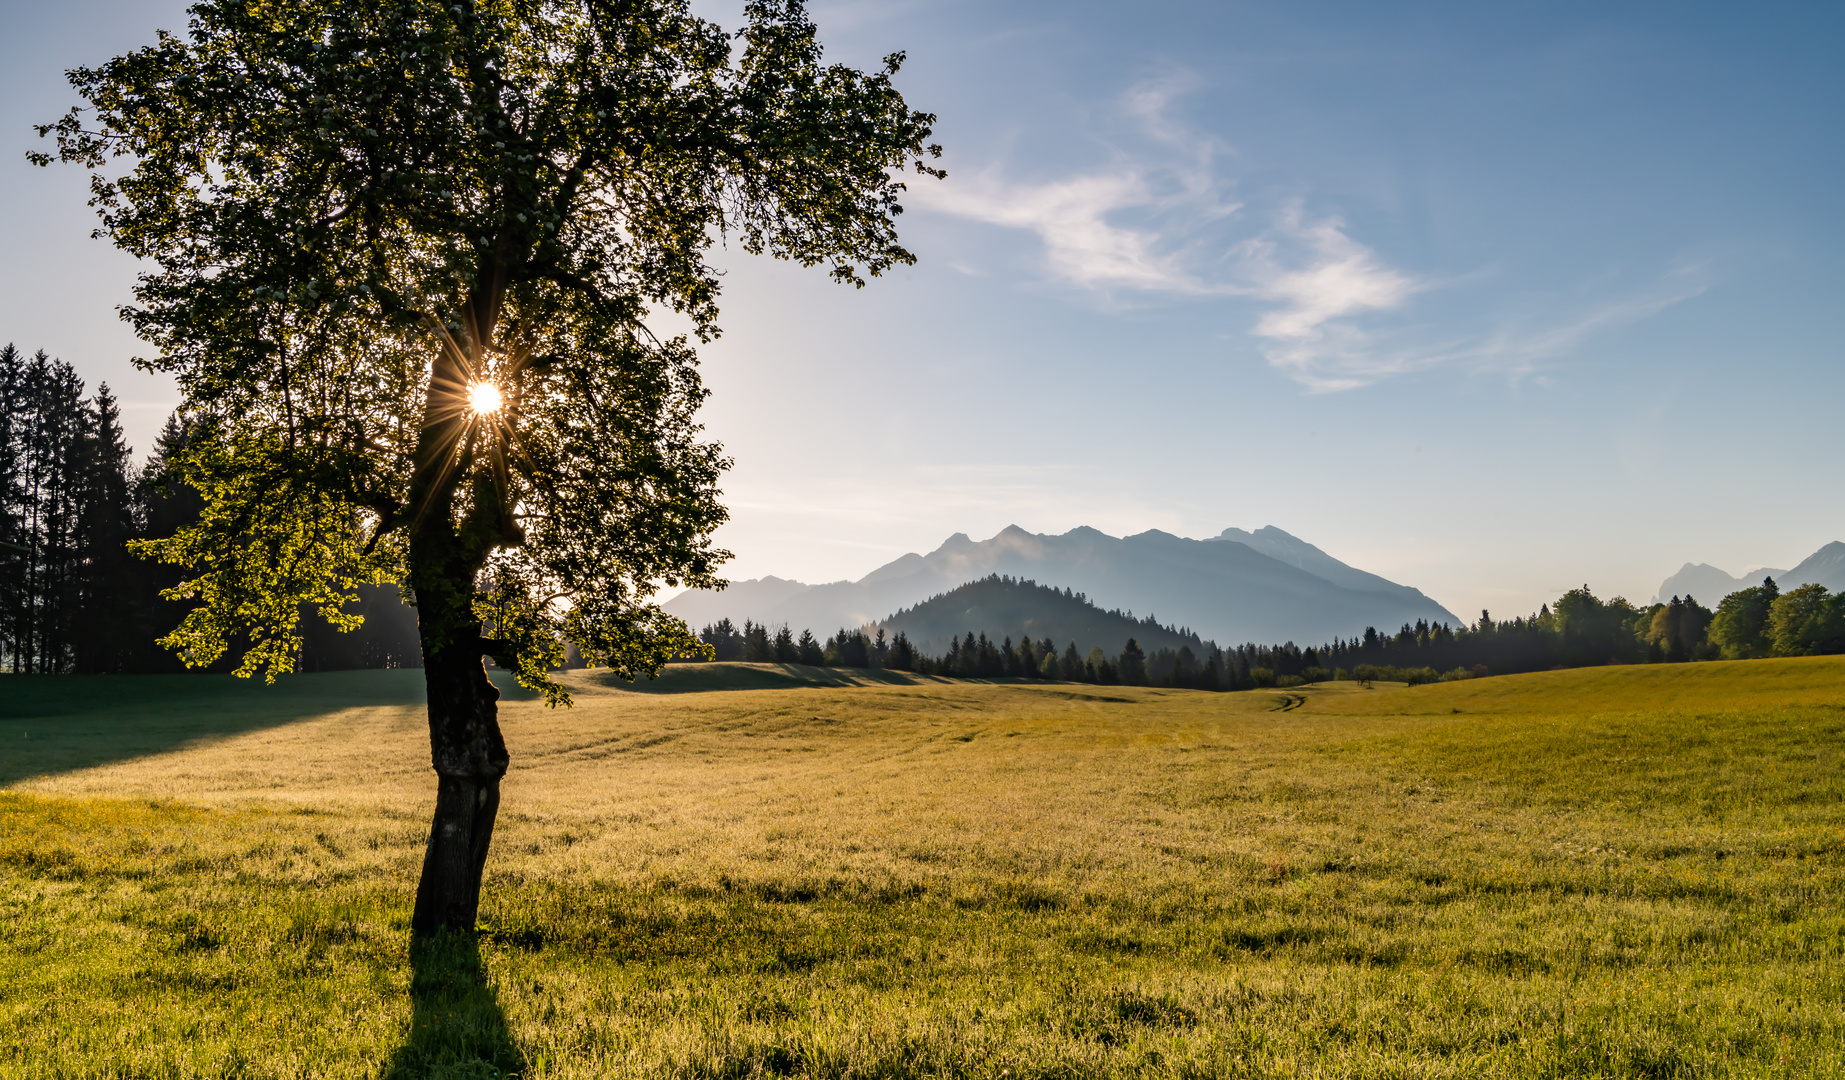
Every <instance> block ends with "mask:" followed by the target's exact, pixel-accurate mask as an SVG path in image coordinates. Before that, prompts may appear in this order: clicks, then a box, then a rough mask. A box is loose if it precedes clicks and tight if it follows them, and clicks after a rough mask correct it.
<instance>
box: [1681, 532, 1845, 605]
mask: <svg viewBox="0 0 1845 1080" xmlns="http://www.w3.org/2000/svg"><path fill="white" fill-rule="evenodd" d="M1764 577H1771V578H1774V579H1775V585H1777V586H1778V587H1779V588H1780V589H1781V591H1782V592H1787V591H1788V590H1789V589H1797V588H1799V587H1800V586H1802V585H1824V586H1825V587H1826V589H1827V590H1828V591H1831V592H1845V541H1839V540H1834V541H1832V542H1831V543H1829V544H1823V545H1821V546H1820V549H1819V550H1818V551H1815V552H1814V553H1813V554H1811V555H1808V556H1807V557H1806V558H1804V559H1802V560H1801V561H1800V562H1799V563H1798V564H1797V565H1796V566H1794V568H1793V569H1791V570H1776V569H1774V568H1773V567H1770V566H1763V567H1759V568H1757V569H1754V570H1746V571H1744V572H1743V573H1742V575H1741V576H1739V577H1731V576H1730V575H1729V574H1727V573H1725V572H1724V571H1722V570H1719V569H1718V568H1716V567H1714V566H1712V565H1711V564H1709V563H1686V564H1685V565H1684V566H1681V567H1679V569H1678V572H1677V573H1675V574H1673V575H1672V576H1671V577H1668V578H1667V579H1666V580H1664V581H1662V582H1660V583H1659V592H1657V593H1656V594H1654V596H1653V602H1654V603H1656V604H1660V603H1664V602H1665V601H1667V600H1669V599H1671V598H1672V597H1674V596H1685V595H1687V594H1689V595H1691V596H1693V597H1695V598H1696V599H1697V600H1698V602H1699V603H1701V604H1703V605H1705V606H1706V607H1713V608H1714V607H1716V606H1717V602H1718V601H1720V600H1722V599H1723V598H1724V597H1725V596H1728V595H1729V594H1730V593H1733V592H1736V591H1738V590H1740V589H1748V588H1753V587H1755V586H1757V585H1760V584H1761V583H1762V579H1763V578H1764Z"/></svg>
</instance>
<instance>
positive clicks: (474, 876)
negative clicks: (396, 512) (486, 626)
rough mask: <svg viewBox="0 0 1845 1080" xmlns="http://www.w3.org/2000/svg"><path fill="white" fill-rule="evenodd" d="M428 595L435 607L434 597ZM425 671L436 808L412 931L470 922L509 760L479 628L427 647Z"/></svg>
mask: <svg viewBox="0 0 1845 1080" xmlns="http://www.w3.org/2000/svg"><path fill="white" fill-rule="evenodd" d="M417 601H418V605H419V607H420V606H422V605H423V604H424V603H425V600H424V597H423V596H422V594H421V591H420V590H419V593H418V598H417ZM428 602H429V604H430V607H432V608H433V607H435V598H433V597H432V598H430V599H429V601H428ZM425 610H428V609H427V608H426V609H425ZM427 640H428V639H427V637H426V638H425V641H427ZM423 673H424V681H425V683H426V684H427V686H428V688H429V746H430V759H431V764H433V765H434V766H435V770H436V811H435V820H434V821H433V822H432V823H431V824H430V829H429V848H428V850H427V851H426V852H425V854H424V856H423V877H422V880H421V882H419V883H418V885H417V890H416V910H415V913H414V914H413V915H412V916H411V918H410V929H411V932H412V933H413V934H414V935H416V936H418V937H427V936H429V935H432V934H434V933H436V932H437V931H439V930H444V929H446V930H449V931H456V932H471V931H472V930H473V929H474V922H475V918H476V916H477V915H478V913H479V910H480V882H481V873H482V871H483V870H484V869H485V867H486V864H487V848H488V845H489V844H490V843H491V842H492V840H493V823H494V819H495V817H496V816H497V815H498V813H499V809H500V778H501V777H502V776H505V775H506V766H507V761H508V756H507V753H506V743H505V741H504V740H503V739H502V738H501V737H500V725H499V719H498V712H499V707H498V704H497V703H498V701H499V697H500V692H499V690H497V689H496V688H495V687H494V685H493V683H492V682H490V681H489V680H488V679H487V671H486V666H485V664H484V663H483V661H482V659H481V654H480V646H479V635H478V633H476V634H475V635H473V636H472V637H471V638H464V639H463V640H461V641H454V640H452V639H451V640H450V641H448V642H446V643H445V644H444V645H443V646H441V647H437V648H434V649H426V651H425V654H424V663H423Z"/></svg>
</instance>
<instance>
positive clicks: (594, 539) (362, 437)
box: [33, 0, 940, 934]
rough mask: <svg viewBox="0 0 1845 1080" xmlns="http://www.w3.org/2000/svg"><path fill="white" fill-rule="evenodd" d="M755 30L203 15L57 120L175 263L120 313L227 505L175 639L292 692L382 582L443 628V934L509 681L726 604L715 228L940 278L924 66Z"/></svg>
mask: <svg viewBox="0 0 1845 1080" xmlns="http://www.w3.org/2000/svg"><path fill="white" fill-rule="evenodd" d="M745 18H746V20H747V21H746V24H745V26H744V28H743V30H742V31H741V33H740V34H737V35H735V36H734V38H733V35H732V34H730V33H727V32H725V31H724V30H722V29H721V28H719V27H718V26H716V25H715V24H713V23H711V22H708V21H706V20H704V19H701V18H697V17H695V16H693V15H692V14H691V12H690V5H689V2H688V0H626V2H621V3H616V2H611V0H456V2H454V3H452V4H451V3H447V2H443V3H434V2H429V0H423V2H417V0H337V2H335V0H286V2H284V0H235V2H233V0H201V2H200V3H197V4H195V5H194V6H193V7H192V8H191V20H190V29H189V31H188V34H187V36H186V37H185V38H181V37H177V36H174V35H169V34H162V35H161V36H160V37H159V39H158V41H157V42H156V43H155V44H153V45H152V46H150V47H147V48H144V49H141V50H138V51H135V52H131V53H128V54H126V55H123V56H120V57H117V58H115V59H114V60H111V61H109V62H108V63H106V64H103V65H102V66H100V67H96V68H81V69H77V70H75V71H72V72H71V74H70V78H71V82H72V84H73V85H74V86H75V87H76V89H77V91H78V92H79V94H80V95H81V97H82V98H83V99H84V100H85V101H86V102H87V103H88V107H87V108H82V109H73V110H72V111H71V112H70V113H69V114H68V115H67V116H66V117H64V118H63V119H62V120H60V121H58V122H56V123H55V124H50V125H46V126H45V127H43V128H41V129H40V134H41V135H45V134H55V135H56V137H57V151H58V156H59V157H60V158H62V159H63V160H65V161H68V162H74V163H77V164H79V165H82V166H84V167H87V168H88V169H90V170H91V171H92V174H93V179H92V190H93V192H94V194H95V204H96V206H97V208H98V212H99V214H100V215H101V218H102V231H103V232H104V233H105V234H106V235H108V236H109V237H110V238H112V239H113V240H114V241H115V243H116V244H117V245H118V246H119V247H122V248H123V249H125V250H127V251H129V252H130V253H132V254H134V255H135V256H137V257H138V258H141V259H143V260H146V261H147V262H148V263H149V264H151V265H152V266H154V267H155V268H156V269H155V270H154V271H153V272H150V273H148V274H145V275H143V276H142V278H141V279H140V281H139V284H138V285H137V286H136V289H135V300H136V303H135V304H134V305H133V306H131V307H129V308H127V309H125V311H124V317H125V318H126V319H128V321H130V322H131V323H132V324H133V326H134V328H135V330H136V332H137V333H138V334H139V335H140V337H141V338H143V339H144V340H146V341H148V342H150V343H151V344H152V345H153V346H154V347H155V349H156V350H158V352H157V354H156V355H154V356H153V357H151V358H148V359H144V360H141V361H140V363H141V364H142V365H143V366H144V367H147V368H150V369H153V370H157V371H163V372H169V373H171V374H173V375H174V376H175V377H176V378H177V381H178V384H179V387H180V390H181V392H182V394H183V396H184V405H183V411H184V415H185V419H186V424H187V432H188V438H187V442H186V444H185V446H184V448H183V449H182V450H180V451H179V452H178V453H177V454H175V455H174V458H175V460H174V464H175V466H176V468H177V469H178V471H179V473H180V475H181V476H182V477H183V478H184V480H185V481H186V482H187V483H189V484H191V485H192V486H193V487H194V488H196V489H197V490H198V491H199V492H200V494H201V495H202V497H203V500H204V503H205V506H204V510H203V512H202V514H201V516H200V518H199V519H198V521H196V522H195V523H193V524H191V525H189V526H187V527H186V528H183V529H181V530H180V531H179V532H178V533H177V534H175V535H174V536H173V537H172V538H170V539H167V540H164V541H159V542H154V543H150V544H149V545H147V547H146V549H145V550H146V551H147V552H149V553H151V554H153V555H154V556H157V557H158V558H160V559H163V560H166V561H168V562H171V563H174V564H176V565H179V566H182V567H185V568H187V570H188V573H189V575H190V576H189V577H188V578H187V579H186V580H185V581H183V582H181V583H180V586H179V589H180V590H181V591H184V592H190V593H194V594H196V595H197V596H198V597H199V598H200V602H199V604H198V606H197V607H196V608H194V609H193V610H192V611H191V612H189V613H188V614H187V616H186V618H185V620H184V621H183V622H182V623H181V624H180V626H179V628H178V629H177V630H175V631H174V632H173V633H172V634H170V635H168V637H167V638H166V639H164V640H165V641H166V643H167V644H168V645H170V646H171V647H173V648H174V649H176V650H178V651H179V652H180V654H181V655H182V656H183V657H184V658H185V660H186V661H187V662H188V663H189V664H194V665H198V664H207V663H210V662H211V661H213V660H214V659H216V658H217V657H218V656H219V655H221V654H222V653H224V652H225V650H226V649H227V648H228V647H229V645H230V642H231V641H232V640H233V639H240V640H243V641H246V642H247V647H246V648H244V651H243V655H242V661H241V664H240V666H239V668H238V671H239V673H240V674H243V675H250V674H255V673H262V674H264V675H265V676H266V677H269V678H274V677H275V675H276V674H278V673H281V672H286V671H288V670H290V668H291V667H292V662H293V656H294V654H295V651H296V649H297V647H298V644H299V640H300V635H299V632H298V629H299V628H298V622H299V613H300V607H301V605H302V604H303V603H306V604H309V605H312V606H313V607H314V608H315V609H317V610H318V611H319V612H320V614H321V615H322V616H324V617H325V618H327V619H328V620H329V621H330V622H332V623H334V624H335V625H338V626H342V627H346V628H350V627H352V626H353V625H354V624H355V621H356V620H355V617H354V616H352V615H350V614H348V613H346V612H345V611H344V610H343V606H344V605H345V604H346V603H348V602H350V600H351V598H352V597H353V596H354V595H355V594H354V592H353V590H354V588H355V587H356V586H358V585H360V584H366V583H383V582H399V583H401V584H402V585H403V586H404V588H405V589H406V591H407V592H408V593H410V594H411V595H412V596H413V597H414V599H415V603H416V606H417V614H418V621H419V634H420V637H421V642H422V650H423V660H424V671H425V675H426V679H427V684H428V688H429V721H430V746H431V758H432V762H433V764H434V766H435V771H436V774H437V778H438V781H437V795H436V808H435V815H434V822H433V825H432V828H431V832H430V840H429V846H428V850H427V853H426V857H425V861H424V866H423V874H422V881H421V884H420V886H419V888H418V891H417V899H416V910H415V913H414V914H413V916H412V926H413V928H414V930H415V931H416V932H417V933H419V934H427V933H430V932H433V931H435V930H437V929H439V928H443V927H448V928H457V929H467V928H471V927H472V926H473V924H474V919H475V913H476V908H477V904H478V898H479V891H480V878H481V871H482V867H483V865H484V862H485V859H486V854H487V849H488V845H489V842H490V839H491V836H492V830H493V823H494V820H495V817H496V814H497V808H498V803H499V782H500V777H501V776H502V775H503V774H504V773H505V771H506V768H507V763H508V755H507V751H506V746H505V743H504V741H503V740H502V738H501V735H500V731H499V725H498V722H497V707H496V702H497V699H498V696H499V694H498V691H497V690H496V689H495V688H494V686H493V684H492V683H491V682H490V681H489V680H488V678H487V676H486V672H485V670H484V667H483V664H482V656H483V655H489V656H493V657H495V658H497V659H498V661H499V662H500V663H501V664H502V665H504V666H506V667H508V668H511V669H513V670H514V671H515V672H516V673H517V677H518V680H519V681H520V683H521V684H523V685H525V686H528V687H531V688H534V689H538V690H541V691H543V692H544V694H545V696H546V698H547V700H548V701H549V702H550V703H551V704H553V705H561V704H566V703H567V702H568V695H567V694H566V693H565V692H564V689H563V687H562V686H560V685H559V684H557V683H556V682H555V681H553V680H552V679H551V678H550V677H549V675H548V671H549V670H550V669H551V668H553V667H555V666H556V665H557V664H558V663H559V662H561V660H562V658H563V656H564V649H565V642H566V641H568V642H571V643H574V644H575V645H576V646H577V647H578V648H579V649H580V650H581V652H582V655H583V657H584V658H585V659H586V660H587V661H589V662H590V663H593V664H597V665H604V666H607V667H610V668H612V669H613V670H614V671H615V672H617V673H619V674H621V675H623V676H626V677H630V678H632V677H634V676H635V675H637V674H641V673H651V672H654V671H657V670H658V668H659V667H660V665H661V664H663V663H664V662H665V661H666V660H667V659H669V658H671V657H673V656H675V655H680V654H685V653H688V652H694V651H696V650H697V643H696V642H695V641H694V640H693V639H692V637H691V635H690V633H689V631H688V630H687V628H686V627H685V625H684V624H683V623H681V622H680V621H679V620H677V619H674V618H671V617H670V616H667V615H666V614H664V613H663V612H662V611H661V610H660V608H659V607H658V606H657V604H655V603H653V602H652V599H651V598H652V596H653V594H654V590H655V589H656V588H658V587H659V586H661V585H666V586H676V585H688V586H695V587H712V586H715V585H717V584H718V583H719V579H718V577H717V576H716V573H715V568H716V566H717V565H718V564H719V563H720V562H721V561H722V560H723V559H724V558H726V557H727V554H728V553H726V552H724V551H722V550H720V549H718V548H716V547H714V546H713V544H712V542H711V533H712V531H713V530H714V529H715V528H716V527H717V526H718V524H719V523H721V522H722V521H723V520H724V518H725V513H724V511H723V509H722V507H721V506H720V505H719V502H718V495H719V491H718V487H717V482H718V479H719V476H720V474H721V472H722V470H723V469H724V468H725V466H726V465H727V464H728V463H727V461H726V460H725V458H724V457H723V454H722V451H721V449H720V448H719V447H718V446H717V445H716V444H714V443H711V442H706V441H701V439H700V435H699V431H700V429H699V427H698V425H697V423H696V421H695V413H696V410H697V408H698V405H699V404H700V402H701V401H702V400H703V399H704V397H705V394H706V391H705V390H704V388H703V386H702V384H701V382H700V380H699V378H698V373H697V368H696V356H695V353H694V350H693V347H692V345H691V343H690V341H689V339H688V338H686V337H683V336H682V337H675V338H672V339H670V340H661V339H660V338H658V337H656V336H655V335H654V334H653V333H652V332H651V330H650V329H649V322H648V316H649V315H650V313H653V312H658V311H662V310H670V311H672V312H675V313H677V314H678V315H679V316H680V317H682V318H684V319H685V320H686V321H687V322H688V324H689V326H690V327H691V334H692V335H693V336H695V337H696V338H697V339H698V340H700V341H706V340H709V339H710V338H711V337H712V336H713V335H715V334H716V333H717V332H718V329H717V322H716V320H717V314H718V310H717V299H718V294H719V274H718V271H717V269H716V268H715V267H714V266H712V265H711V262H710V260H709V258H708V255H709V251H710V248H711V245H712V244H713V243H714V242H715V241H716V240H717V239H718V238H719V237H724V238H728V239H734V240H735V242H736V243H737V245H738V246H739V247H740V248H742V249H743V250H744V251H746V252H749V253H752V254H760V253H763V252H767V253H769V254H771V255H773V256H775V257H778V258H784V259H791V260H793V261H796V262H799V263H801V264H802V265H806V266H813V265H819V264H825V265H827V267H828V268H829V270H830V273H831V275H832V276H833V277H834V278H835V279H837V280H839V281H842V282H847V283H851V284H854V285H863V284H864V279H865V276H866V275H873V276H875V275H877V274H879V273H881V272H883V271H884V270H887V269H889V268H890V267H892V266H894V265H897V264H900V263H909V262H911V261H913V259H912V256H911V255H910V254H909V252H907V251H906V250H904V248H903V247H902V246H901V245H900V244H899V243H898V241H897V236H896V231H895V218H896V215H897V214H898V213H900V212H901V206H900V205H899V202H898V200H899V197H900V195H901V193H902V191H903V184H902V183H901V182H900V180H899V177H900V176H901V174H902V172H903V171H904V170H905V169H908V168H911V167H914V168H915V169H917V170H919V171H921V172H926V173H931V174H934V175H940V173H939V171H938V170H935V169H933V168H932V167H930V166H929V165H928V164H927V163H926V160H927V159H928V158H929V157H930V156H932V155H934V154H936V153H939V151H937V150H936V149H935V148H934V147H930V146H927V145H925V141H926V140H927V138H928V137H929V134H930V130H929V125H930V124H931V123H932V122H933V118H932V117H930V116H927V115H924V114H921V113H917V112H913V111H911V110H910V109H909V108H908V107H907V106H906V105H905V103H904V101H903V98H902V96H901V95H900V94H899V93H898V92H897V91H896V89H895V88H894V87H893V85H892V84H891V76H892V75H893V74H894V73H895V72H896V70H897V68H898V65H899V64H900V62H901V60H902V54H901V53H899V54H894V55H892V56H891V57H889V58H888V59H887V60H886V62H885V65H884V67H883V69H882V70H879V71H875V72H870V73H866V72H861V71H858V70H855V69H852V68H850V67H845V66H840V65H832V66H828V65H824V64H822V62H821V52H820V46H819V43H818V40H817V37H816V33H815V28H814V26H813V24H812V22H811V21H809V19H808V18H807V16H806V14H805V12H804V11H803V9H802V7H801V4H800V2H799V0H749V2H748V3H747V5H746V7H745ZM733 42H734V44H735V45H736V46H737V47H735V48H733ZM123 157H125V158H126V159H127V163H128V165H129V166H131V168H130V169H129V171H128V172H127V174H126V175H121V174H120V173H119V171H111V170H112V165H111V163H112V162H113V161H115V160H116V159H118V158H123ZM33 159H34V160H35V161H36V162H37V163H39V164H48V163H49V161H50V160H51V155H49V154H36V155H34V157H33ZM488 635H491V636H488Z"/></svg>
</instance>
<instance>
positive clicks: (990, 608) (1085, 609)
mask: <svg viewBox="0 0 1845 1080" xmlns="http://www.w3.org/2000/svg"><path fill="white" fill-rule="evenodd" d="M882 625H883V627H884V629H885V630H886V631H888V632H890V633H892V634H895V633H897V632H898V631H902V632H903V633H905V634H907V635H909V638H910V641H911V642H913V643H914V644H915V645H916V647H917V648H919V649H921V650H922V651H923V652H924V653H926V654H928V655H930V656H940V655H942V654H943V653H945V652H947V651H948V640H949V639H950V638H958V637H961V636H963V635H965V634H967V633H969V632H972V633H976V634H979V633H985V634H986V636H987V638H988V639H989V640H991V641H995V642H998V641H1002V640H1004V639H1006V638H1011V639H1012V640H1013V641H1015V642H1017V641H1021V640H1023V639H1025V638H1027V637H1029V638H1031V639H1032V640H1033V641H1043V640H1044V639H1045V638H1050V639H1051V642H1052V643H1053V644H1054V645H1056V646H1057V650H1058V652H1060V653H1061V652H1062V651H1063V650H1064V648H1065V647H1067V646H1068V645H1070V644H1071V643H1072V642H1074V643H1075V644H1076V652H1077V655H1079V656H1088V655H1089V650H1090V649H1091V648H1092V647H1094V646H1097V645H1100V646H1101V647H1102V651H1103V652H1105V653H1107V654H1108V655H1109V656H1111V657H1112V656H1114V655H1115V654H1117V653H1119V652H1120V651H1121V647H1122V646H1123V645H1126V644H1127V640H1128V639H1129V638H1133V639H1134V640H1135V641H1136V642H1138V643H1139V645H1140V647H1141V648H1142V649H1144V650H1145V651H1147V652H1152V651H1154V650H1155V649H1171V650H1173V651H1174V652H1177V651H1178V650H1179V649H1180V648H1181V647H1185V646H1189V647H1190V648H1191V650H1192V654H1193V655H1195V656H1198V657H1200V658H1202V657H1203V655H1204V642H1202V641H1200V640H1199V639H1198V635H1196V634H1186V633H1181V632H1179V631H1177V630H1174V629H1171V628H1169V627H1164V626H1160V625H1158V624H1157V623H1149V622H1147V621H1145V620H1141V619H1133V618H1129V617H1128V616H1127V615H1124V614H1122V613H1121V612H1119V611H1103V610H1102V609H1101V608H1099V607H1096V606H1095V605H1094V604H1092V603H1090V602H1089V598H1088V597H1086V596H1083V595H1082V594H1081V593H1072V592H1066V591H1064V590H1061V589H1054V588H1050V587H1048V586H1044V585H1039V584H1037V583H1036V582H1031V581H1019V580H1017V579H1016V578H1006V577H1000V576H999V575H997V574H995V575H993V576H991V577H985V578H981V579H980V580H979V581H970V582H968V583H967V584H966V585H963V586H961V587H960V588H958V589H953V590H950V591H948V592H945V593H943V594H941V595H940V596H932V597H930V598H929V599H927V600H924V601H923V602H922V603H920V604H917V605H916V606H915V607H911V608H905V609H903V610H902V611H899V612H897V613H896V614H894V615H892V616H891V617H890V618H888V619H885V620H884V622H883V624H882Z"/></svg>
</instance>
